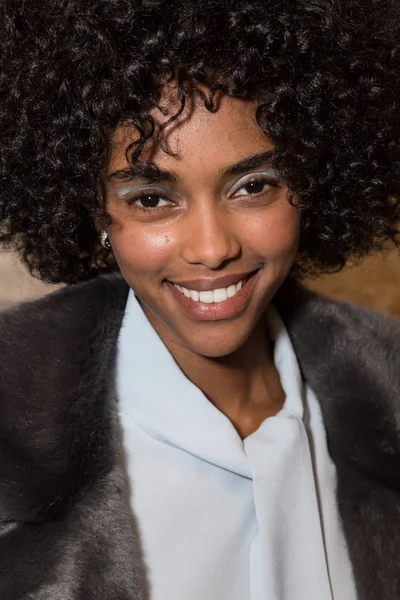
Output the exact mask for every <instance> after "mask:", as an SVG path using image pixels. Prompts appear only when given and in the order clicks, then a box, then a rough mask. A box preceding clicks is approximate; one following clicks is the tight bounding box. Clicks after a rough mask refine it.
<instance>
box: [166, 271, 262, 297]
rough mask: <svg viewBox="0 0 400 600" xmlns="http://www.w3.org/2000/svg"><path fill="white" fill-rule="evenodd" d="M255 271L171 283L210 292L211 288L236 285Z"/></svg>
mask: <svg viewBox="0 0 400 600" xmlns="http://www.w3.org/2000/svg"><path fill="white" fill-rule="evenodd" d="M253 273H254V271H247V272H246V273H233V274H232V275H224V276H222V277H214V278H212V279H186V280H185V281H171V283H174V284H175V285H180V286H181V287H184V288H186V289H188V290H196V291H197V292H208V291H210V290H218V289H221V288H227V287H229V286H230V285H236V284H237V283H239V281H242V280H243V279H246V278H248V277H250V275H252V274H253Z"/></svg>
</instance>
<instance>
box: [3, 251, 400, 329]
mask: <svg viewBox="0 0 400 600" xmlns="http://www.w3.org/2000/svg"><path fill="white" fill-rule="evenodd" d="M307 285H308V286H309V287H311V288H313V289H315V290H318V291H321V292H323V293H325V294H327V295H329V296H331V297H332V298H339V299H348V300H353V301H355V302H358V303H360V304H363V305H364V306H369V307H371V308H375V309H377V310H379V311H381V312H383V313H386V314H389V315H392V316H394V317H397V318H399V319H400V254H399V253H398V252H397V251H396V250H392V251H390V252H388V253H387V254H385V255H376V256H372V257H369V258H368V259H366V260H364V262H363V263H362V264H361V265H357V266H352V267H347V268H346V269H344V270H343V271H341V272H340V273H336V274H334V275H325V276H324V277H321V278H319V279H318V280H316V281H307ZM56 288H57V286H49V285H46V284H44V283H42V282H40V281H38V280H37V279H34V278H33V277H31V276H30V275H29V274H28V273H27V271H26V269H25V267H23V266H22V264H21V263H20V261H19V260H18V258H17V257H16V256H15V255H13V254H11V253H6V252H0V310H1V309H3V308H6V307H8V306H11V305H12V304H15V303H17V302H22V301H24V300H28V299H33V298H38V297H40V296H42V295H44V294H47V293H49V292H51V291H52V290H54V289H56Z"/></svg>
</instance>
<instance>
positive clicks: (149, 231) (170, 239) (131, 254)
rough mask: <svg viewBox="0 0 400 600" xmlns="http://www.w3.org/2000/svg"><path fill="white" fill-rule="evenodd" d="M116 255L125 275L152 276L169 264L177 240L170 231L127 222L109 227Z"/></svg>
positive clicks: (130, 277)
mask: <svg viewBox="0 0 400 600" xmlns="http://www.w3.org/2000/svg"><path fill="white" fill-rule="evenodd" d="M110 234H111V239H112V245H113V251H114V256H115V258H116V260H117V262H118V265H119V267H120V269H121V271H122V273H123V274H124V275H127V276H129V279H132V277H135V276H137V277H143V276H146V275H147V276H151V275H154V274H155V273H159V272H161V271H163V270H164V269H165V267H166V266H167V265H168V262H169V259H170V257H171V255H173V253H174V248H175V244H176V240H175V239H174V236H173V235H171V234H170V233H169V232H165V231H157V230H155V229H154V228H151V227H148V226H146V225H143V224H141V225H138V224H132V223H126V224H124V225H120V226H116V225H114V224H113V225H112V226H111V228H110Z"/></svg>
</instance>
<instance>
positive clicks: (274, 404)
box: [158, 319, 284, 439]
mask: <svg viewBox="0 0 400 600" xmlns="http://www.w3.org/2000/svg"><path fill="white" fill-rule="evenodd" d="M158 333H159V335H160V337H161V339H162V340H163V342H164V343H165V345H166V346H167V348H168V349H169V351H170V352H171V354H172V355H173V357H174V359H175V361H176V362H177V363H178V365H179V367H180V368H181V370H182V371H183V372H184V373H185V375H186V376H187V377H188V378H189V379H190V380H191V381H192V383H194V384H195V385H196V386H197V387H198V388H200V389H201V390H202V392H203V393H204V394H205V396H206V397H207V398H208V400H209V401H210V402H212V403H213V404H214V406H215V407H216V408H218V410H220V411H221V412H222V413H223V414H224V415H225V416H227V417H228V418H229V419H230V421H231V422H232V424H233V425H234V427H235V428H236V430H237V431H238V433H239V435H240V436H241V437H242V439H244V438H245V437H247V436H248V435H250V434H251V433H253V431H255V430H256V429H258V427H259V426H260V424H261V423H262V421H264V419H266V418H267V417H271V416H273V415H275V414H276V413H277V412H278V411H279V410H280V409H281V407H282V404H283V401H284V391H283V389H282V386H281V382H280V378H279V374H278V371H277V369H276V367H275V363H274V359H273V345H272V343H271V341H270V340H269V339H268V335H267V331H266V326H265V322H264V319H261V320H260V321H259V323H258V324H257V326H256V327H255V328H254V330H253V332H252V333H251V335H250V337H249V338H248V340H247V341H246V342H245V344H243V345H242V346H241V347H240V348H239V349H238V350H236V351H235V352H234V353H232V354H230V355H228V356H224V357H221V358H209V357H207V356H202V355H199V354H196V353H195V352H193V351H191V350H189V349H188V348H187V347H185V346H183V344H181V343H180V342H179V340H177V339H175V338H173V337H172V336H171V335H168V334H166V332H165V331H163V332H161V331H158Z"/></svg>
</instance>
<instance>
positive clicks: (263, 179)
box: [126, 175, 279, 213]
mask: <svg viewBox="0 0 400 600" xmlns="http://www.w3.org/2000/svg"><path fill="white" fill-rule="evenodd" d="M252 183H263V184H264V185H267V186H269V187H276V188H277V187H279V180H278V179H275V178H273V177H271V176H266V175H253V176H252V177H251V178H250V179H248V180H247V181H245V182H244V183H243V184H242V185H241V186H240V187H238V188H237V190H236V191H235V194H236V193H237V192H239V191H240V190H241V189H243V188H245V187H247V186H249V185H251V184H252ZM265 193H266V192H265V190H263V191H262V192H258V193H256V194H251V193H250V194H243V196H246V195H248V196H251V197H253V198H254V197H258V196H262V195H263V194H265ZM149 196H153V197H156V198H158V199H159V200H165V201H167V202H171V201H170V200H167V199H166V198H164V197H163V196H162V195H161V193H160V192H159V191H158V190H148V191H147V192H146V193H145V194H143V192H142V193H141V194H140V195H138V196H132V197H131V198H128V199H127V201H126V202H127V204H128V205H129V206H135V208H136V209H137V210H140V211H142V212H144V213H151V212H158V211H163V210H165V209H166V208H168V206H156V207H153V208H149V207H147V208H145V207H144V206H139V205H138V204H137V203H138V202H140V201H141V200H143V199H144V198H148V197H149Z"/></svg>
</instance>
